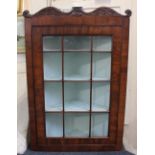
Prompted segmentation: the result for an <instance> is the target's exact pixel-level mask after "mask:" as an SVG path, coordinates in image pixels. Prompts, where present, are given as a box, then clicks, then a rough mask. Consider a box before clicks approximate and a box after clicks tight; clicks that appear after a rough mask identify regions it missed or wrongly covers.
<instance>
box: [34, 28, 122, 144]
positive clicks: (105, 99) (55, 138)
mask: <svg viewBox="0 0 155 155" xmlns="http://www.w3.org/2000/svg"><path fill="white" fill-rule="evenodd" d="M32 32H33V35H32V44H33V67H34V81H35V82H34V89H35V105H36V121H35V123H36V133H37V142H38V144H41V145H45V144H54V145H60V144H62V145H63V144H66V145H68V146H71V145H73V144H74V145H78V144H81V145H83V146H84V145H85V144H88V143H89V144H94V143H95V144H111V145H113V144H115V142H116V136H117V135H116V133H117V120H118V105H119V84H120V57H121V41H122V40H121V38H122V37H121V28H120V27H106V26H105V27H95V26H89V27H88V26H83V27H80V26H72V28H71V27H69V26H66V27H65V26H63V27H61V26H59V27H34V28H33V31H32Z"/></svg>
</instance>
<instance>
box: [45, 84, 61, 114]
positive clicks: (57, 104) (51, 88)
mask: <svg viewBox="0 0 155 155" xmlns="http://www.w3.org/2000/svg"><path fill="white" fill-rule="evenodd" d="M44 88H45V111H62V84H61V83H60V82H54V83H45V84H44Z"/></svg>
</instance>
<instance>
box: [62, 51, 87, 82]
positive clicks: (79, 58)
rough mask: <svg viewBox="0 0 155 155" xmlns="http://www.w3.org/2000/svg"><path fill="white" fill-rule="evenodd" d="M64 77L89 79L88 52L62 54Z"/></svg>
mask: <svg viewBox="0 0 155 155" xmlns="http://www.w3.org/2000/svg"><path fill="white" fill-rule="evenodd" d="M64 79H65V80H89V79H90V53H82V52H79V53H74V52H71V53H65V54H64Z"/></svg>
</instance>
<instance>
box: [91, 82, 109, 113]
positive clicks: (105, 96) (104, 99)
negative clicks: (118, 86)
mask: <svg viewBox="0 0 155 155" xmlns="http://www.w3.org/2000/svg"><path fill="white" fill-rule="evenodd" d="M109 105H110V82H105V83H100V82H93V83H92V111H109Z"/></svg>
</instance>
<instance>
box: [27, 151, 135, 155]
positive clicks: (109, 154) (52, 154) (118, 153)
mask: <svg viewBox="0 0 155 155" xmlns="http://www.w3.org/2000/svg"><path fill="white" fill-rule="evenodd" d="M24 155H134V154H132V153H129V152H127V151H115V152H36V151H30V150H27V151H26V152H25V153H24Z"/></svg>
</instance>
